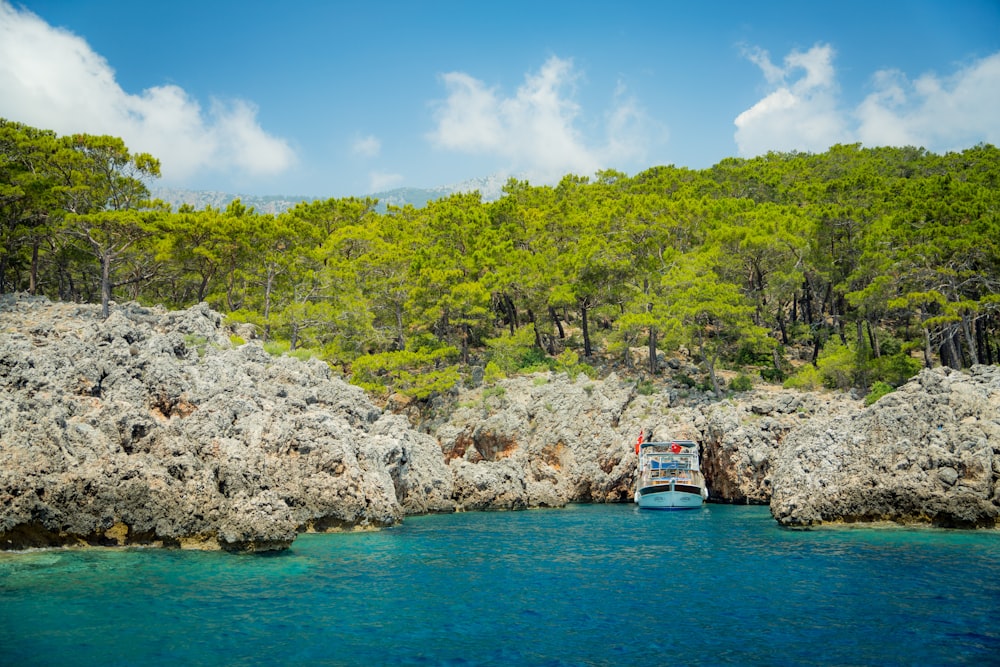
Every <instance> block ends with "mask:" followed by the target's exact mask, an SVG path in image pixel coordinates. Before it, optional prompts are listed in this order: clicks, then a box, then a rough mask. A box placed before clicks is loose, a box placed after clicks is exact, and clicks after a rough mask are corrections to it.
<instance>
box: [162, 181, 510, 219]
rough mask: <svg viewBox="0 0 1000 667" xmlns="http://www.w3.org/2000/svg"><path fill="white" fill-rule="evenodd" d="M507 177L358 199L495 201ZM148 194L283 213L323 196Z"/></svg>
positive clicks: (200, 205)
mask: <svg viewBox="0 0 1000 667" xmlns="http://www.w3.org/2000/svg"><path fill="white" fill-rule="evenodd" d="M508 178H509V176H506V175H502V174H494V175H492V176H486V177H485V178H474V179H471V180H468V181H463V182H461V183H456V184H454V185H441V186H438V187H434V188H395V189H393V190H386V191H384V192H375V193H372V194H367V195H360V196H361V197H371V198H373V199H378V201H379V205H378V209H379V210H380V211H385V209H386V207H387V206H406V205H407V204H411V205H412V206H414V207H416V208H422V207H424V206H426V205H427V203H428V202H432V201H434V200H436V199H441V198H443V197H447V196H449V195H452V194H455V193H459V192H474V191H476V190H478V191H479V193H480V194H481V195H482V198H483V201H487V202H489V201H496V200H497V199H500V198H501V197H502V196H503V186H504V185H505V184H506V183H507V180H508ZM150 194H152V196H153V197H154V198H156V199H162V200H163V201H165V202H167V203H168V204H170V205H171V206H172V207H173V209H174V210H175V211H176V210H177V209H178V208H180V207H181V206H182V205H184V204H188V205H190V206H192V207H194V208H195V210H201V209H204V208H207V207H209V206H211V207H213V208H217V209H224V208H226V207H227V206H229V203H230V202H232V201H233V200H235V199H239V200H240V201H241V202H242V203H243V204H244V205H245V206H252V207H253V208H254V210H256V211H257V212H258V213H274V214H277V213H282V212H284V211H287V210H288V209H290V208H293V207H295V205H296V204H298V203H300V202H311V201H316V200H317V199H325V197H306V196H288V195H268V196H258V195H241V194H233V193H229V192H216V191H211V190H182V189H177V188H156V187H154V188H150Z"/></svg>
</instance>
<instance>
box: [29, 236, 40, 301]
mask: <svg viewBox="0 0 1000 667" xmlns="http://www.w3.org/2000/svg"><path fill="white" fill-rule="evenodd" d="M37 290H38V239H35V240H33V241H32V242H31V272H30V274H29V278H28V293H29V294H31V295H34V294H36V293H37Z"/></svg>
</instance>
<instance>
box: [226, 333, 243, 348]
mask: <svg viewBox="0 0 1000 667" xmlns="http://www.w3.org/2000/svg"><path fill="white" fill-rule="evenodd" d="M229 343H230V344H231V345H232V346H233V347H239V346H241V345H246V341H245V340H244V339H243V337H242V336H238V335H236V334H231V335H230V336H229Z"/></svg>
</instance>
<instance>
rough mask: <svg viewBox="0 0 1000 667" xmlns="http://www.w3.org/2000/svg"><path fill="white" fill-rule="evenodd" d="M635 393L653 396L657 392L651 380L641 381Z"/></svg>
mask: <svg viewBox="0 0 1000 667" xmlns="http://www.w3.org/2000/svg"><path fill="white" fill-rule="evenodd" d="M635 391H636V393H638V394H639V395H641V396H651V395H653V394H654V393H655V392H656V385H654V384H653V382H652V381H651V380H640V381H639V382H638V384H636V386H635Z"/></svg>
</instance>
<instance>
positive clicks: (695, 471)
mask: <svg viewBox="0 0 1000 667" xmlns="http://www.w3.org/2000/svg"><path fill="white" fill-rule="evenodd" d="M636 448H637V449H638V454H639V463H638V467H637V470H636V485H635V502H636V504H637V505H638V506H639V507H640V509H653V510H671V509H692V508H696V507H701V505H702V503H703V502H705V500H706V499H708V487H707V486H705V477H704V476H703V475H702V474H701V467H700V466H699V464H698V443H696V442H692V441H691V440H670V441H667V442H639V443H636Z"/></svg>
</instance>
